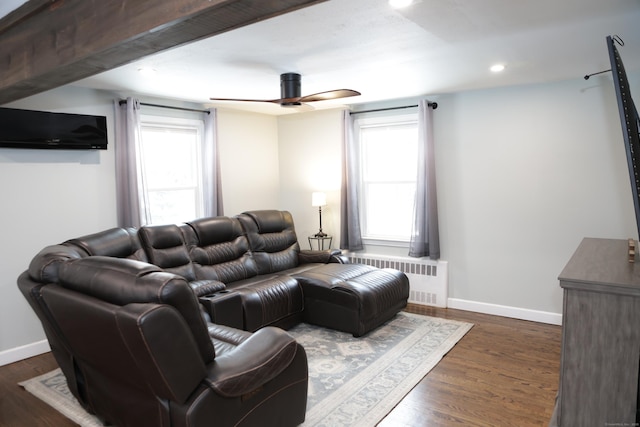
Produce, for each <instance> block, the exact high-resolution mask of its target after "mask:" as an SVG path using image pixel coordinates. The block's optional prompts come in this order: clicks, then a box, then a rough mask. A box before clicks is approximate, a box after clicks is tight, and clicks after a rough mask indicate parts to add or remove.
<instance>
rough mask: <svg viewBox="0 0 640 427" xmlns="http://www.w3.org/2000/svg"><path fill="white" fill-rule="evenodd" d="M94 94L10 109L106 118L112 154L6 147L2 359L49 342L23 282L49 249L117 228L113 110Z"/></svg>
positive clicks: (1, 164)
mask: <svg viewBox="0 0 640 427" xmlns="http://www.w3.org/2000/svg"><path fill="white" fill-rule="evenodd" d="M110 102H111V99H109V98H105V97H104V95H103V94H101V93H99V92H95V91H90V90H84V89H74V88H64V89H60V90H56V91H50V92H47V93H44V94H42V95H38V96H35V97H30V98H26V99H24V100H21V101H19V102H14V103H12V104H9V105H6V106H7V107H15V108H29V109H34V110H46V111H58V112H68V113H82V114H96V115H104V116H107V126H108V128H107V134H108V138H109V147H108V150H106V151H102V150H100V151H77V152H76V151H68V150H52V151H50V150H18V149H8V148H0V183H1V184H0V200H2V208H0V224H2V227H3V229H4V230H3V237H2V245H0V259H1V260H2V261H1V263H0V354H1V352H2V350H6V349H10V348H14V347H18V346H23V345H27V344H31V343H33V342H36V341H39V340H42V339H44V333H43V332H42V328H41V326H40V323H39V321H38V320H37V317H36V316H35V314H34V313H33V311H32V310H31V308H30V307H29V306H28V304H27V301H26V300H25V299H24V297H23V296H22V294H21V293H20V291H19V290H18V287H17V285H16V279H17V277H18V275H19V274H20V273H22V272H23V271H24V270H26V268H27V267H28V265H29V261H30V260H31V258H33V256H34V255H35V254H36V253H37V252H38V251H39V250H40V249H42V248H43V247H44V246H47V245H51V244H55V243H59V242H62V241H64V240H67V239H69V238H71V237H75V236H80V235H82V234H88V233H92V232H95V231H98V230H102V229H106V228H109V227H113V226H115V225H116V212H115V181H114V173H113V164H114V163H113V162H114V157H113V144H112V138H113V107H112V106H111V104H110Z"/></svg>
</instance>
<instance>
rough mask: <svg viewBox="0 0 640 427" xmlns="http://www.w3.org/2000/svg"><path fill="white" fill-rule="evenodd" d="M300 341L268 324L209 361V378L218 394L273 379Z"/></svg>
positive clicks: (239, 391)
mask: <svg viewBox="0 0 640 427" xmlns="http://www.w3.org/2000/svg"><path fill="white" fill-rule="evenodd" d="M297 349H298V343H297V342H296V340H295V339H294V338H293V337H292V336H291V335H289V334H288V333H286V332H285V331H283V330H282V329H280V328H275V327H271V326H267V327H265V328H262V329H260V330H258V331H257V332H255V333H254V334H253V335H251V336H250V337H249V338H247V340H246V341H244V342H242V343H241V344H240V345H238V346H237V347H236V348H235V349H233V350H230V351H228V352H226V353H224V354H223V355H221V356H217V357H216V359H215V360H214V361H213V362H212V363H211V364H210V365H209V368H208V375H207V378H206V380H205V381H206V382H207V383H208V384H209V386H210V387H211V388H212V389H213V390H214V391H216V392H217V393H218V394H220V395H222V396H225V397H237V396H242V395H244V394H246V393H249V392H251V391H253V390H255V389H257V388H258V387H260V386H261V385H263V384H265V383H267V382H268V381H270V380H272V379H273V378H275V377H276V376H278V374H280V373H281V372H282V371H283V370H284V369H285V368H287V367H288V366H289V365H290V364H291V362H292V361H293V358H294V357H295V355H296V351H297Z"/></svg>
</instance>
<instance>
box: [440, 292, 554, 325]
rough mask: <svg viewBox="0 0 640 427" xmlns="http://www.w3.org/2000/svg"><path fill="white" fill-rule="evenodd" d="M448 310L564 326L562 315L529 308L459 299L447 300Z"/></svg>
mask: <svg viewBox="0 0 640 427" xmlns="http://www.w3.org/2000/svg"><path fill="white" fill-rule="evenodd" d="M447 307H448V308H457V309H459V310H466V311H474V312H476V313H484V314H492V315H494V316H502V317H511V318H513V319H521V320H530V321H532V322H540V323H548V324H550V325H562V314H561V313H551V312H548V311H538V310H530V309H527V308H518V307H509V306H506V305H497V304H488V303H485V302H477V301H468V300H463V299H457V298H449V299H448V300H447Z"/></svg>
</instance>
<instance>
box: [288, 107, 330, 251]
mask: <svg viewBox="0 0 640 427" xmlns="http://www.w3.org/2000/svg"><path fill="white" fill-rule="evenodd" d="M341 117H342V111H341V110H319V111H313V112H307V113H303V114H292V115H285V116H280V117H279V119H278V134H279V141H280V144H279V148H280V152H279V153H280V156H279V162H280V192H281V204H280V205H281V206H282V209H286V210H288V211H290V212H291V214H292V215H293V219H294V221H295V224H296V234H297V235H298V241H299V243H300V247H301V248H303V249H309V241H308V239H307V237H308V236H310V235H313V234H315V233H317V232H318V227H319V224H318V223H319V215H318V208H317V207H312V206H311V193H312V192H314V191H323V192H325V193H326V194H327V206H325V207H324V208H323V209H322V230H323V231H324V232H325V233H327V234H329V235H331V236H333V238H334V240H333V245H332V247H334V248H337V247H339V246H338V234H339V228H338V227H339V218H340V208H339V207H340V182H341V160H342V155H341V149H340V141H341V138H342V127H341V120H342V119H341Z"/></svg>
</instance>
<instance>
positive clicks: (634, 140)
mask: <svg viewBox="0 0 640 427" xmlns="http://www.w3.org/2000/svg"><path fill="white" fill-rule="evenodd" d="M616 43H618V44H620V45H621V46H622V45H623V43H622V41H621V40H620V38H619V37H617V36H613V37H612V36H607V46H608V48H609V60H610V61H611V72H612V74H613V86H614V87H615V89H616V98H617V100H618V111H619V113H620V123H621V124H622V135H623V138H624V147H625V150H626V153H627V165H628V168H629V178H630V179H631V192H632V195H633V206H634V208H635V213H636V226H637V229H638V234H639V236H640V176H639V175H638V174H639V173H640V170H639V169H638V168H639V167H640V119H639V118H638V110H636V105H635V104H634V102H633V98H632V97H631V89H630V87H629V80H628V79H627V74H626V72H625V70H624V65H623V63H622V58H620V53H619V52H618V49H617V48H616V45H615V44H616Z"/></svg>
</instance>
